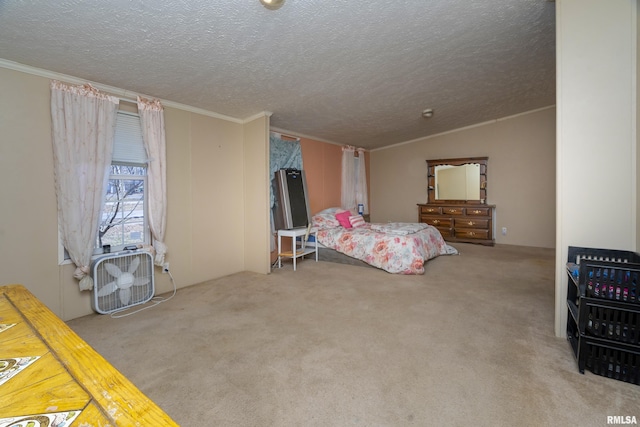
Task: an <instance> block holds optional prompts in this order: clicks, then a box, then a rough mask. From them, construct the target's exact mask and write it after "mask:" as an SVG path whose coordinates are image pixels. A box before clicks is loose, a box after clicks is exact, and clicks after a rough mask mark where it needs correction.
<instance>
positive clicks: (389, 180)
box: [370, 107, 555, 248]
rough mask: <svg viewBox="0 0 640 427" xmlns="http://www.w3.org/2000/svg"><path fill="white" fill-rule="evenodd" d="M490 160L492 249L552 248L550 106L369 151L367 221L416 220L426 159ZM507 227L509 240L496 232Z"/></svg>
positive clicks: (552, 112) (422, 200)
mask: <svg viewBox="0 0 640 427" xmlns="http://www.w3.org/2000/svg"><path fill="white" fill-rule="evenodd" d="M484 156H487V157H489V165H488V173H487V181H488V182H487V202H488V203H490V204H494V205H496V224H495V226H496V230H497V233H496V243H498V244H510V245H523V246H537V247H547V248H552V247H554V245H555V108H553V107H550V108H545V109H542V110H537V111H533V112H529V113H527V114H522V115H518V116H514V117H510V118H506V119H501V120H497V121H494V122H490V123H486V124H481V125H478V126H475V127H470V128H466V129H460V130H458V131H454V132H449V133H447V134H443V135H438V136H434V137H430V138H424V139H421V140H417V141H413V142H410V143H405V144H400V145H396V146H394V147H390V148H385V149H378V150H373V151H372V152H371V168H370V171H371V172H370V173H371V199H372V200H371V221H373V222H387V221H400V222H415V221H417V220H418V208H417V206H416V204H418V203H426V201H427V184H426V182H427V164H426V162H425V160H428V159H446V158H456V157H484ZM502 227H507V235H506V236H503V235H502V234H501V233H500V230H501V228H502Z"/></svg>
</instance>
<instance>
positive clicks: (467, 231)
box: [456, 228, 489, 239]
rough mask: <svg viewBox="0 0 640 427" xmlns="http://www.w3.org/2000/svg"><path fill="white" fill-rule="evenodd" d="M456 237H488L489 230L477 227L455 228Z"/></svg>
mask: <svg viewBox="0 0 640 427" xmlns="http://www.w3.org/2000/svg"><path fill="white" fill-rule="evenodd" d="M456 238H458V239H488V238H489V230H480V229H477V228H456Z"/></svg>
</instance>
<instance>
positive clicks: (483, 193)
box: [427, 157, 489, 205]
mask: <svg viewBox="0 0 640 427" xmlns="http://www.w3.org/2000/svg"><path fill="white" fill-rule="evenodd" d="M488 161H489V158H488V157H465V158H457V159H436V160H427V168H428V193H429V194H428V203H449V204H450V203H453V204H472V205H477V204H486V201H487V165H488Z"/></svg>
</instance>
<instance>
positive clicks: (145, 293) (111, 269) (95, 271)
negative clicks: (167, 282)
mask: <svg viewBox="0 0 640 427" xmlns="http://www.w3.org/2000/svg"><path fill="white" fill-rule="evenodd" d="M92 276H93V301H92V305H93V309H94V310H95V311H97V312H98V313H100V314H109V313H113V312H115V311H119V310H122V309H125V308H128V307H133V306H135V305H139V304H144V303H145V302H147V301H149V300H150V299H151V298H153V293H154V283H153V256H152V255H151V254H150V253H149V252H143V251H141V252H124V253H116V254H111V255H105V256H102V257H99V258H97V259H96V260H95V261H94V263H93V268H92Z"/></svg>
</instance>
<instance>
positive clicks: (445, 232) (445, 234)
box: [436, 227, 455, 240]
mask: <svg viewBox="0 0 640 427" xmlns="http://www.w3.org/2000/svg"><path fill="white" fill-rule="evenodd" d="M436 228H437V229H438V231H439V232H440V234H442V238H443V239H445V240H447V239H449V238H451V237H455V236H454V233H453V228H446V227H436Z"/></svg>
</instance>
